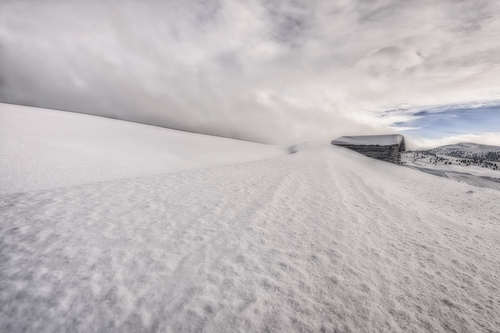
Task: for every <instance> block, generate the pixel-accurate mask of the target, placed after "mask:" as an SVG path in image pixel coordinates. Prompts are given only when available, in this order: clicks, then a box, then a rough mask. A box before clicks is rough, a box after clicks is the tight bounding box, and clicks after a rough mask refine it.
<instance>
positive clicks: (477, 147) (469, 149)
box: [430, 142, 500, 162]
mask: <svg viewBox="0 0 500 333" xmlns="http://www.w3.org/2000/svg"><path fill="white" fill-rule="evenodd" d="M430 152H431V153H434V154H437V155H446V156H453V157H458V158H468V159H484V160H486V161H491V162H500V147H499V146H489V145H481V144H478V143H471V142H462V143H457V144H454V145H446V146H441V147H437V148H434V149H431V150H430Z"/></svg>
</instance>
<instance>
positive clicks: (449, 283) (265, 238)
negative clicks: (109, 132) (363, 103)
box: [0, 113, 500, 332]
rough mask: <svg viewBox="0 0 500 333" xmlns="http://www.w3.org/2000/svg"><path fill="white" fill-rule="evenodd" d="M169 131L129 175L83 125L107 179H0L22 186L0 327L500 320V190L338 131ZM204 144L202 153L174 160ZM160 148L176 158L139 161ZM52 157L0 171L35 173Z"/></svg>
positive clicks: (418, 327) (354, 326)
mask: <svg viewBox="0 0 500 333" xmlns="http://www.w3.org/2000/svg"><path fill="white" fill-rule="evenodd" d="M5 114H7V113H3V115H4V116H5ZM37 115H38V114H31V116H30V117H34V118H35V119H38V118H37ZM41 115H42V114H41ZM71 115H72V114H71ZM7 117H10V116H7ZM43 117H45V115H43ZM43 117H41V118H43ZM85 117H88V116H85ZM10 119H12V118H10ZM18 119H19V118H18ZM35 119H33V120H35ZM94 120H95V121H96V122H99V120H100V118H97V119H94ZM94 120H92V121H94ZM12 121H15V120H12ZM103 121H106V122H108V121H110V122H113V121H112V120H103ZM134 125H136V124H134ZM18 126H19V127H23V126H27V125H24V124H22V123H18ZM47 126H49V125H47ZM78 126H89V127H91V125H90V124H88V123H87V124H82V123H81V122H80V124H79V125H78ZM103 126H104V125H103ZM110 126H112V125H110ZM134 127H135V126H134ZM140 128H142V129H140ZM150 128H151V127H149V126H145V125H137V129H134V131H135V130H137V131H144V135H147V134H146V132H148V131H149V129H150ZM53 130H54V131H55V129H51V128H48V129H46V131H47V132H48V133H54V132H52V131H53ZM157 130H158V131H160V132H161V129H157V128H153V129H152V131H157ZM82 131H83V129H82ZM164 131H165V140H159V141H154V142H160V143H161V144H163V143H165V146H163V148H162V149H158V150H156V148H147V147H144V149H138V151H139V152H141V153H142V155H140V157H141V159H137V160H133V161H131V160H129V161H131V162H130V163H135V164H136V165H126V166H124V168H125V169H126V170H127V172H130V173H126V172H125V171H118V174H115V173H114V172H113V171H112V170H109V168H114V167H115V166H116V165H117V164H115V162H110V161H108V160H107V159H106V156H113V153H114V149H115V147H116V146H115V145H111V144H109V142H108V143H105V144H103V143H102V142H95V143H88V142H86V141H85V140H84V136H85V135H84V134H82V136H81V138H82V143H81V144H82V145H85V144H88V145H89V147H90V148H91V149H90V151H91V152H94V151H96V153H98V154H99V156H100V157H99V158H100V160H99V161H98V162H96V165H97V164H99V163H102V167H103V171H102V174H103V175H104V176H103V177H102V178H104V179H105V180H100V179H97V180H96V181H95V182H90V180H91V179H92V176H91V174H90V173H89V174H87V175H86V176H85V177H86V178H75V177H76V176H74V175H73V174H72V173H73V172H75V173H78V172H79V169H78V166H77V165H75V170H76V171H72V170H67V172H68V173H67V176H65V177H64V178H62V179H58V183H57V185H58V186H56V187H52V186H51V183H50V181H49V180H43V181H42V180H41V183H39V184H41V185H40V187H42V188H41V189H35V190H33V186H32V185H31V183H30V182H27V183H22V182H20V181H19V180H17V179H11V180H3V181H2V182H3V183H2V184H3V186H8V185H9V184H13V185H12V187H11V188H9V187H7V189H6V190H4V191H5V192H4V193H5V194H3V195H1V196H0V244H1V251H0V258H1V259H0V331H12V332H16V331H23V332H53V331H58V332H103V331H106V332H137V331H144V332H148V331H151V332H199V331H203V332H260V331H272V332H292V331H302V332H447V331H457V332H488V331H490V332H496V331H498V327H500V291H499V285H498V281H499V275H500V260H499V258H500V257H499V254H500V233H499V229H500V223H499V219H498V216H500V207H499V205H498V202H499V199H500V192H499V191H496V190H492V189H483V188H475V187H472V186H469V185H466V184H461V183H456V182H451V181H449V180H446V179H442V178H438V177H433V176H431V175H427V174H424V173H421V172H418V171H416V170H411V169H408V168H402V167H398V166H396V165H392V164H390V163H385V162H381V161H377V160H372V159H369V158H367V157H364V156H362V155H359V154H357V153H355V152H353V151H350V150H347V149H344V148H340V147H335V146H331V145H328V144H320V143H306V144H301V145H297V146H294V147H292V148H291V149H290V150H289V151H290V154H287V155H285V154H284V153H283V152H284V148H282V147H269V146H263V145H254V144H248V143H245V142H240V141H235V140H228V141H227V142H226V143H225V144H226V148H224V149H226V151H227V152H228V154H229V155H230V156H225V155H224V151H223V150H222V149H219V148H220V146H219V141H224V140H225V139H221V138H214V139H217V140H214V141H213V142H212V143H207V141H206V140H207V137H206V136H196V135H194V134H189V137H190V138H191V139H192V141H189V140H188V141H187V142H184V141H182V140H179V141H176V142H175V144H173V143H172V142H171V141H169V140H172V138H173V137H175V135H176V133H175V131H170V130H164ZM18 133H22V131H15V132H14V131H13V132H10V133H9V136H8V137H7V138H5V137H3V140H8V141H9V142H12V141H16V140H21V139H20V138H18V137H17V135H18ZM73 133H74V132H73V131H68V134H67V135H70V136H72V135H73ZM185 134H188V133H180V134H179V135H185ZM113 135H115V134H113ZM157 135H158V137H159V138H161V135H162V134H161V133H158V134H157ZM47 136H50V135H49V134H47ZM47 136H45V137H47ZM115 137H116V138H121V137H123V139H124V140H127V139H126V137H127V135H126V134H123V133H122V134H119V135H118V134H117V136H115ZM43 138H44V137H43V136H42V137H40V138H39V140H40V141H41V142H40V143H39V145H41V146H42V147H50V146H51V145H52V144H51V143H48V142H46V141H44V139H43ZM197 138H198V141H197ZM104 139H105V138H103V140H104ZM68 140H69V139H68ZM130 140H131V142H132V141H133V140H132V139H130ZM138 140H139V142H136V144H137V145H138V147H140V146H142V145H145V146H147V145H149V144H154V142H146V143H144V142H141V141H140V138H139V139H138ZM4 142H5V141H4ZM36 142H37V141H36V140H33V141H32V143H31V144H30V146H29V147H30V148H29V149H34V148H37V147H38V144H37V143H36ZM198 143H199V144H200V145H203V144H206V145H207V146H206V149H210V150H209V151H207V152H206V154H204V155H203V154H202V155H198V156H194V155H189V156H188V157H185V156H181V155H175V156H174V155H169V156H170V157H168V158H167V157H166V156H168V154H170V153H171V151H170V149H179V150H181V151H185V152H189V151H190V149H195V148H193V147H197V145H198ZM9 144H10V143H9ZM210 144H213V145H212V146H211V147H209V146H210ZM173 147H175V148H173ZM249 147H253V148H249ZM182 148H184V149H182ZM46 149H48V148H46ZM148 149H149V150H148ZM246 149H250V150H251V149H253V150H252V152H251V154H252V158H250V157H249V155H248V154H250V153H249V152H248V151H245V150H246ZM161 150H165V152H164V154H165V155H164V156H165V157H163V158H165V161H166V162H165V164H164V167H165V170H166V172H164V173H158V174H147V175H144V174H143V173H142V172H143V170H142V167H143V165H146V164H147V161H148V159H150V160H153V161H155V159H157V158H158V156H157V155H156V154H157V153H158V151H161ZM210 151H211V152H213V154H214V156H210V154H209V152H210ZM259 151H260V152H259ZM3 152H5V150H3ZM7 152H9V150H7ZM9 154H11V153H9ZM217 154H220V155H217ZM259 154H261V156H262V158H260V159H258V158H256V157H257V156H259ZM207 156H210V157H207ZM216 156H220V157H217V158H218V160H217V162H213V163H211V161H215V160H216ZM2 157H3V156H2ZM54 158H55V159H48V158H47V159H45V160H43V163H42V165H41V166H40V165H39V166H31V165H24V164H16V163H20V162H18V161H22V162H23V163H27V162H26V159H25V158H23V159H21V158H20V159H18V160H11V162H9V163H5V162H3V163H2V165H1V168H0V169H2V170H3V171H2V172H3V174H4V175H5V174H6V173H5V169H14V168H15V167H18V168H24V167H27V169H26V170H28V171H29V170H35V171H36V172H35V174H31V175H28V176H27V177H33V179H35V178H43V176H44V173H43V172H41V171H40V170H52V168H54V167H56V166H54V165H52V164H51V163H56V164H57V163H58V161H59V159H58V158H57V156H56V157H54ZM124 158H130V159H131V158H132V157H124ZM211 158H212V160H210V159H211ZM61 159H62V158H61ZM170 159H172V161H170ZM186 159H190V160H192V161H194V162H189V163H191V164H190V165H191V166H192V168H185V169H183V165H187V163H188V162H186ZM207 159H208V160H209V162H210V163H209V162H206V160H207ZM229 159H232V160H233V161H235V162H233V163H231V161H229ZM245 159H247V160H246V161H245ZM252 159H253V160H252ZM53 161H56V162H53ZM156 161H158V160H156ZM218 161H223V162H224V163H218ZM74 163H76V162H74ZM156 163H161V162H156ZM183 163H186V164H183ZM13 164H14V165H13ZM28 164H29V163H28ZM68 165H69V166H71V165H72V162H71V158H68ZM161 165H163V164H161ZM170 165H176V166H178V169H175V170H174V169H172V168H170V167H169V166H170ZM30 168H32V169H30ZM133 171H136V172H137V173H138V174H135V175H134V174H133ZM37 172H38V173H37ZM9 174H10V175H14V176H12V177H13V178H15V177H17V176H16V174H15V173H13V172H10V173H9ZM131 174H132V175H133V176H130V175H131ZM52 176H53V175H51V177H52ZM122 176H123V178H120V177H122ZM54 177H55V176H54ZM114 177H116V178H115V179H113V178H114ZM102 178H101V179H102ZM64 181H67V182H68V183H67V184H66V185H64ZM78 182H81V183H78ZM75 183H76V184H75ZM6 184H7V185H6ZM42 185H43V186H42ZM23 186H26V189H25V190H23V191H19V189H23ZM37 186H38V185H37ZM14 189H15V190H16V191H13V190H14Z"/></svg>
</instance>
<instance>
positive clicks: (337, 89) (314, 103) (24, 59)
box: [0, 0, 500, 146]
mask: <svg viewBox="0 0 500 333" xmlns="http://www.w3.org/2000/svg"><path fill="white" fill-rule="evenodd" d="M499 40H500V2H499V1H495V0H491V1H488V0H477V1H473V0H464V1H460V0H441V1H434V0H433V1H426V0H418V1H394V0H393V1H389V0H369V1H368V0H357V1H355V0H343V1H327V0H317V1H305V0H304V1H292V0H289V1H275V0H245V1H237V0H231V1H228V0H220V1H201V0H200V1H191V0H185V1H177V0H172V1H153V0H151V1H130V0H120V1H118V0H108V1H93V0H91V1H88V0H87V1H72V0H64V1H62V0H52V1H51V0H36V1H35V0H32V1H28V0H15V1H14V0H11V1H9V0H1V1H0V102H6V103H15V104H23V105H31V106H39V107H47V108H55V109H62V110H69V111H76V112H83V113H89V114H95V115H102V116H107V117H114V118H119V119H125V120H131V121H138V122H143V123H148V124H155V125H160V126H166V127H170V128H176V129H181V130H188V131H194V132H200V133H207V134H214V135H221V136H228V137H233V138H239V139H244V140H251V141H258V142H264V143H278V144H293V143H299V142H303V141H312V140H320V141H330V140H332V139H334V138H336V137H338V136H340V135H356V134H377V133H390V132H395V131H399V132H401V131H402V132H403V133H404V134H406V135H407V137H410V139H412V141H413V142H414V143H415V144H417V145H420V146H432V145H436V144H442V143H452V142H455V141H460V140H461V141H470V140H472V141H475V142H479V143H481V142H484V143H488V144H496V145H500V124H499V125H498V127H497V128H495V127H494V126H491V124H492V119H493V121H498V119H499V117H498V116H496V117H495V112H496V115H498V112H499V109H498V108H497V107H498V106H499V105H500V80H499V78H500V43H499V42H498V41H499ZM484 108H490V109H491V110H494V111H493V113H491V112H490V115H493V116H492V118H489V117H485V114H486V113H484V112H483V113H481V116H480V117H479V118H475V115H477V114H479V113H478V112H482V111H481V110H482V109H484ZM450 110H466V111H463V112H462V115H463V114H465V113H467V117H469V118H468V119H474V120H471V122H474V123H475V124H474V126H471V127H470V131H468V127H467V120H464V119H465V118H464V119H462V120H464V121H463V122H460V123H459V126H460V130H454V129H453V128H456V126H457V123H456V122H452V121H450V122H449V126H446V125H447V122H446V120H443V119H444V118H439V117H440V116H438V115H437V114H442V117H445V116H447V115H449V114H450V113H449V112H450ZM424 111H425V112H424ZM447 112H448V113H447ZM464 112H465V113H464ZM433 117H438V118H439V119H441V122H442V125H443V126H442V127H435V128H434V130H433V131H432V128H430V127H429V126H428V124H429V123H430V122H431V121H433V120H432V119H434V118H433ZM481 124H483V125H485V126H482V125H481ZM471 138H472V139H471ZM469 139H470V140H469Z"/></svg>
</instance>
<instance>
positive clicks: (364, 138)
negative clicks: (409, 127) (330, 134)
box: [332, 134, 404, 146]
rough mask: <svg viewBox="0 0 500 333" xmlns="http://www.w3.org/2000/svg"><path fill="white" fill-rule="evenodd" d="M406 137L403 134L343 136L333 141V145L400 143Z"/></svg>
mask: <svg viewBox="0 0 500 333" xmlns="http://www.w3.org/2000/svg"><path fill="white" fill-rule="evenodd" d="M403 140H404V137H403V136H402V135H401V134H388V135H360V136H342V137H340V138H338V139H335V140H333V141H332V144H333V145H378V146H392V145H398V144H400V143H401V141H403Z"/></svg>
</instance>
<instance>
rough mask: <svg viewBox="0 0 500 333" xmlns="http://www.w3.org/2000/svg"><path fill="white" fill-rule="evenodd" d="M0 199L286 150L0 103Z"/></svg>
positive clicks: (235, 161)
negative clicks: (9, 194)
mask: <svg viewBox="0 0 500 333" xmlns="http://www.w3.org/2000/svg"><path fill="white" fill-rule="evenodd" d="M0 154H1V159H0V194H1V193H13V192H25V191H31V190H41V189H50V188H55V187H61V186H68V185H78V184H87V183H96V182H102V181H107V180H114V179H123V178H130V177H139V176H145V175H152V174H164V173H166V172H177V171H186V170H192V169H198V168H206V167H209V166H215V165H225V164H234V163H243V162H248V161H253V160H258V159H263V158H270V157H274V156H282V155H285V154H288V148H285V147H278V146H268V145H262V144H256V143H252V142H246V141H239V140H231V139H226V138H220V137H215V136H209V135H201V134H193V133H188V132H181V131H175V130H171V129H165V128H161V127H155V126H146V125H142V124H137V123H132V122H127V121H118V120H114V119H108V118H102V117H95V116H89V115H84V114H79V113H70V112H64V111H54V110H47V109H39V108H30V107H25V106H17V105H9V104H0Z"/></svg>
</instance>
